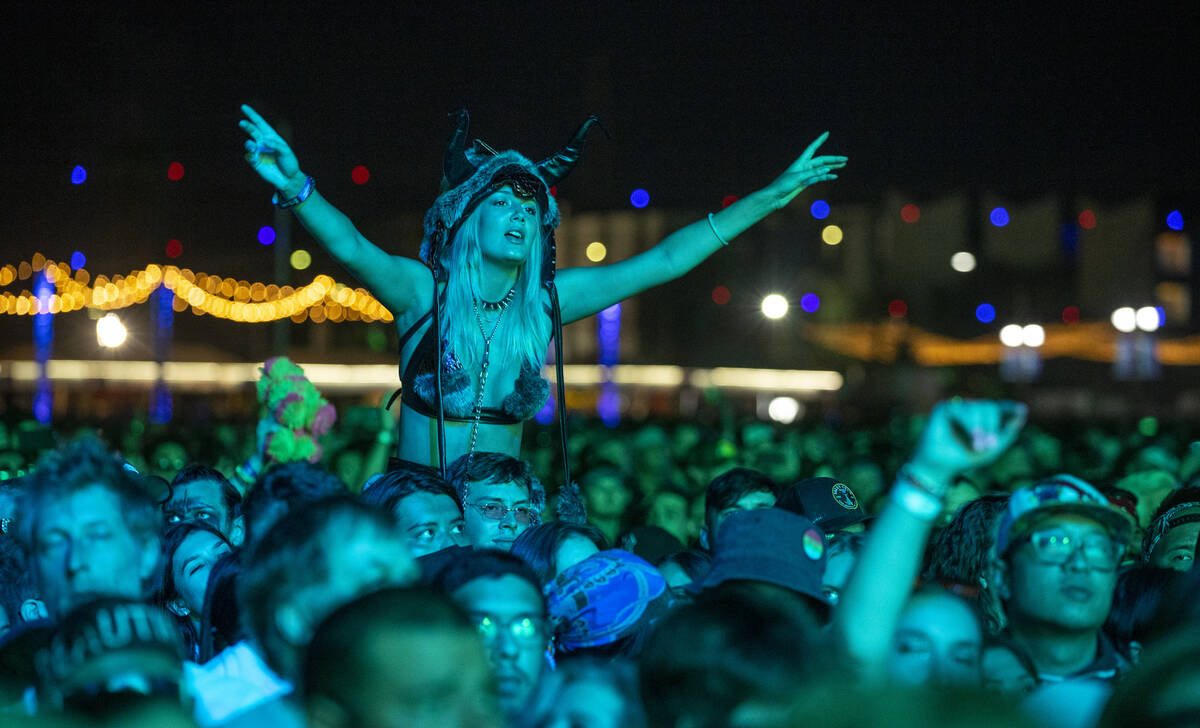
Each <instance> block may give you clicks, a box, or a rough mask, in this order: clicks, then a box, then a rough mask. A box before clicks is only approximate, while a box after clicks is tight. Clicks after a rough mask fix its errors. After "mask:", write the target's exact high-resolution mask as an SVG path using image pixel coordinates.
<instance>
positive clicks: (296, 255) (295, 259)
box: [288, 248, 312, 270]
mask: <svg viewBox="0 0 1200 728" xmlns="http://www.w3.org/2000/svg"><path fill="white" fill-rule="evenodd" d="M288 262H289V263H291V264H292V267H293V268H295V269H296V270H304V269H305V268H308V266H310V265H312V255H311V254H310V253H309V252H308V251H307V250H305V249H304V248H296V249H295V250H293V251H292V255H291V257H290V258H289V259H288Z"/></svg>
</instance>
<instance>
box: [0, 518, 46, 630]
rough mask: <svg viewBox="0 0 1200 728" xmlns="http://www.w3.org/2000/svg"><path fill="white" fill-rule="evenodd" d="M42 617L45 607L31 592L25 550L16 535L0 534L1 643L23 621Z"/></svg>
mask: <svg viewBox="0 0 1200 728" xmlns="http://www.w3.org/2000/svg"><path fill="white" fill-rule="evenodd" d="M45 616H46V606H45V605H44V604H43V603H42V602H41V600H40V599H38V598H37V592H36V591H34V588H33V576H32V574H31V573H30V571H29V560H28V558H26V555H25V550H24V549H23V548H21V544H20V543H18V542H17V540H16V539H15V538H12V537H11V536H0V643H2V642H3V641H4V637H5V635H7V634H8V633H9V632H10V631H11V630H13V629H16V628H17V627H19V626H20V625H21V623H22V622H31V621H33V620H35V619H41V618H44V617H45Z"/></svg>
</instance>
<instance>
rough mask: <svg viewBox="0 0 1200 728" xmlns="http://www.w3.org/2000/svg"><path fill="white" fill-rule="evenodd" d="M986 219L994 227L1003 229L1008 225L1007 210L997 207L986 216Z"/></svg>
mask: <svg viewBox="0 0 1200 728" xmlns="http://www.w3.org/2000/svg"><path fill="white" fill-rule="evenodd" d="M988 219H989V220H991V221H992V224H993V225H995V226H996V227H1004V226H1005V225H1007V224H1008V210H1005V209H1004V208H1003V207H997V208H995V209H993V210H992V213H991V214H990V215H988Z"/></svg>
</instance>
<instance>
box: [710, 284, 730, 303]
mask: <svg viewBox="0 0 1200 728" xmlns="http://www.w3.org/2000/svg"><path fill="white" fill-rule="evenodd" d="M729 298H730V293H729V289H728V288H726V287H725V286H717V287H716V288H714V289H712V300H713V303H715V304H717V305H718V306H724V305H725V304H727V303H729Z"/></svg>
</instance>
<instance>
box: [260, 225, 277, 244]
mask: <svg viewBox="0 0 1200 728" xmlns="http://www.w3.org/2000/svg"><path fill="white" fill-rule="evenodd" d="M258 242H260V243H262V244H263V245H270V244H271V243H273V242H275V228H273V227H271V226H270V225H263V226H262V227H260V228H259V229H258Z"/></svg>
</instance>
